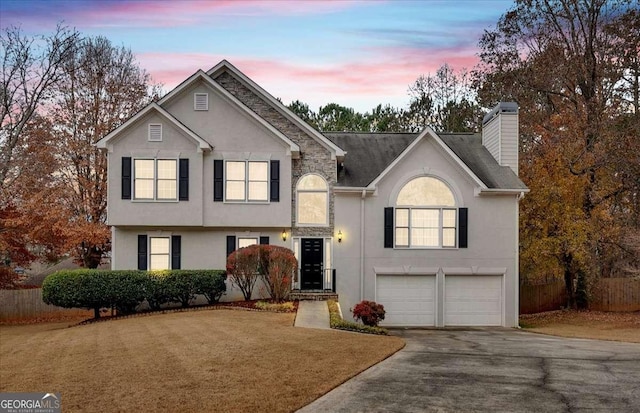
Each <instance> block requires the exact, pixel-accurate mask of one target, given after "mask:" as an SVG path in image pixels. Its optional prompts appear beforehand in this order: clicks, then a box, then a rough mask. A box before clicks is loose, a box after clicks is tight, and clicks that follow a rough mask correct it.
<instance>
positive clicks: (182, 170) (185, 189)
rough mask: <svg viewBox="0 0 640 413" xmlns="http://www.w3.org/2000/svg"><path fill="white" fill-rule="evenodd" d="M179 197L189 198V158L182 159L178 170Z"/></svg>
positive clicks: (180, 198) (183, 199)
mask: <svg viewBox="0 0 640 413" xmlns="http://www.w3.org/2000/svg"><path fill="white" fill-rule="evenodd" d="M178 199H179V200H180V201H188V200H189V159H180V165H179V171H178Z"/></svg>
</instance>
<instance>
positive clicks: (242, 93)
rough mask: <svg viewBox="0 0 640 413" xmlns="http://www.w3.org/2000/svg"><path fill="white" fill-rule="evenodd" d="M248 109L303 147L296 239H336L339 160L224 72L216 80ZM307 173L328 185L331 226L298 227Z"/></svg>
mask: <svg viewBox="0 0 640 413" xmlns="http://www.w3.org/2000/svg"><path fill="white" fill-rule="evenodd" d="M214 80H215V81H216V82H218V83H219V84H220V85H221V86H222V87H224V88H225V89H226V90H227V91H229V92H230V93H231V94H232V95H234V96H235V97H236V98H238V100H240V101H241V102H242V103H244V104H245V105H246V106H247V107H248V108H250V109H251V110H253V111H254V112H255V113H257V114H258V115H259V116H260V117H262V118H263V119H264V120H266V121H267V122H269V123H270V124H271V125H273V126H274V127H275V128H276V129H278V130H279V131H280V132H282V133H283V134H284V135H285V136H287V137H288V138H289V139H291V140H292V141H293V142H295V143H296V144H298V146H300V159H292V165H291V170H292V179H291V185H292V188H291V228H292V235H293V236H329V237H332V236H333V228H334V213H333V212H334V194H333V187H334V186H335V184H336V181H337V168H336V161H335V160H332V159H331V153H330V152H329V150H328V149H326V148H325V147H324V146H322V145H321V144H320V143H318V142H317V141H316V140H315V139H314V138H312V137H311V136H309V135H308V134H307V132H305V131H303V130H302V129H300V128H299V127H298V126H296V125H295V124H294V123H293V122H291V121H290V120H289V119H287V118H286V117H284V116H283V115H282V114H281V113H280V112H278V111H277V110H275V109H274V108H273V107H272V106H271V104H270V103H268V102H266V101H265V100H263V99H262V98H260V97H259V96H258V95H256V94H255V93H253V92H252V91H251V90H250V89H248V88H247V87H245V86H244V85H243V84H242V83H241V82H240V81H238V80H237V79H236V78H235V77H233V76H232V75H230V74H229V73H228V72H223V73H221V74H220V75H219V76H218V77H216V78H215V79H214ZM307 173H317V174H320V175H322V176H323V177H324V178H325V179H326V180H327V183H328V184H329V227H296V226H295V222H296V221H295V213H296V196H295V195H296V194H295V187H296V184H297V182H298V179H299V178H300V177H301V176H303V175H305V174H307Z"/></svg>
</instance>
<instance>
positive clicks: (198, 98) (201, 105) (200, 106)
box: [193, 92, 209, 111]
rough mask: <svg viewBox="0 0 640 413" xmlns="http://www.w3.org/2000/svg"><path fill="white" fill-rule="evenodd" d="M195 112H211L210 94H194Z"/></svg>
mask: <svg viewBox="0 0 640 413" xmlns="http://www.w3.org/2000/svg"><path fill="white" fill-rule="evenodd" d="M193 110H197V111H206V110H209V94H208V93H199V92H198V93H194V94H193Z"/></svg>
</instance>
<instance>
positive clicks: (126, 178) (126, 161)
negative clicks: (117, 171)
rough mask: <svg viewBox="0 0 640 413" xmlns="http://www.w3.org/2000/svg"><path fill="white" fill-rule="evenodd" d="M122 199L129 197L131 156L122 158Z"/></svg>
mask: <svg viewBox="0 0 640 413" xmlns="http://www.w3.org/2000/svg"><path fill="white" fill-rule="evenodd" d="M122 199H131V157H128V156H127V157H123V158H122Z"/></svg>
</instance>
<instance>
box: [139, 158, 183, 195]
mask: <svg viewBox="0 0 640 413" xmlns="http://www.w3.org/2000/svg"><path fill="white" fill-rule="evenodd" d="M177 165H178V161H177V160H176V159H134V161H133V198H134V199H139V200H159V201H173V200H177V199H178V185H177V184H178V168H177Z"/></svg>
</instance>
